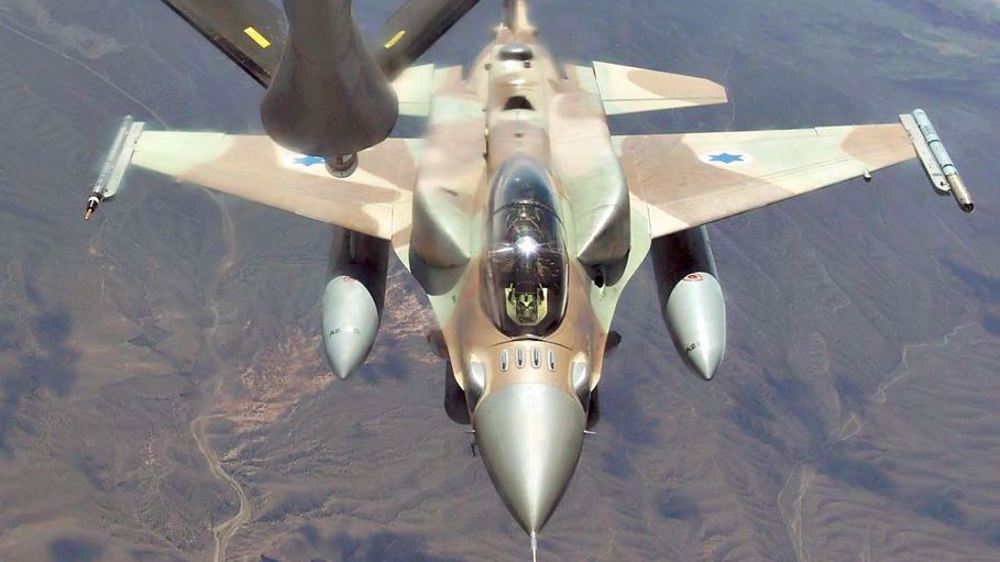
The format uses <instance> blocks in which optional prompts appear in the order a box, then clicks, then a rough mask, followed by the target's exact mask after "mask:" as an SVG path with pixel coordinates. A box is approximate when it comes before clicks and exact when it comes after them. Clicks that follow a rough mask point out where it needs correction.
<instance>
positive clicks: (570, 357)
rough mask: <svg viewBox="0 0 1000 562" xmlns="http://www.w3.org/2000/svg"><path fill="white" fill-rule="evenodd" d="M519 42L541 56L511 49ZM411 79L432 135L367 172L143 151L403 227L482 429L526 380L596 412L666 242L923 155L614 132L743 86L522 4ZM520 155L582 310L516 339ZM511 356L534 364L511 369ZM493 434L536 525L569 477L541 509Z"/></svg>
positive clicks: (210, 153)
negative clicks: (655, 61)
mask: <svg viewBox="0 0 1000 562" xmlns="http://www.w3.org/2000/svg"><path fill="white" fill-rule="evenodd" d="M508 48H513V49H515V50H517V49H524V48H527V49H530V51H531V52H532V53H533V56H531V57H530V59H527V60H525V59H519V58H516V57H515V58H509V57H508V58H506V59H504V57H502V56H501V54H502V53H505V49H508ZM506 53H507V54H506V55H504V56H505V57H506V56H507V55H509V54H510V51H507V52H506ZM394 88H395V93H396V96H397V98H398V99H399V101H400V111H401V113H404V114H410V115H426V116H427V118H428V121H427V134H426V137H425V138H424V139H423V140H416V139H388V140H386V141H384V142H382V143H381V144H378V145H376V146H374V147H373V148H370V149H368V150H365V151H362V152H361V153H359V167H358V169H357V171H356V172H355V173H354V174H353V175H351V176H350V177H347V178H344V179H338V178H335V177H332V176H331V175H330V174H328V173H327V171H326V169H325V168H324V166H323V165H322V163H321V162H317V161H315V160H313V159H312V158H314V157H308V156H303V155H299V154H295V153H293V152H291V151H289V150H287V149H285V148H282V147H281V146H279V145H278V144H276V143H274V141H272V140H271V139H269V138H268V137H266V136H230V135H224V134H217V133H190V132H145V133H143V135H142V136H141V137H140V139H139V141H138V143H137V145H136V150H135V154H134V157H133V163H134V164H135V165H137V166H140V167H144V168H147V169H150V170H154V171H157V172H160V173H164V174H168V175H171V176H174V177H176V178H177V179H178V181H182V182H188V183H194V184H198V185H201V186H204V187H207V188H210V189H214V190H217V191H221V192H225V193H230V194H233V195H237V196H240V197H243V198H245V199H249V200H252V201H257V202H259V203H263V204H265V205H269V206H272V207H276V208H279V209H284V210H287V211H290V212H293V213H296V214H299V215H302V216H305V217H308V218H311V219H314V220H318V221H322V222H327V223H330V224H335V225H339V226H342V227H345V228H348V229H351V230H353V231H357V232H360V233H364V234H366V235H370V236H374V237H377V238H380V239H383V240H391V243H392V247H393V249H394V250H395V253H396V254H397V256H398V257H399V259H400V260H401V262H402V263H403V264H404V265H405V266H406V267H407V268H408V269H409V270H410V271H411V272H412V274H413V275H414V277H415V278H416V279H417V280H418V281H419V283H420V285H421V286H422V287H423V289H424V290H425V291H426V293H427V295H428V297H429V299H430V303H431V305H432V307H433V309H434V312H435V314H436V316H437V318H438V320H439V322H440V325H441V328H442V331H443V335H444V340H445V342H446V344H447V349H448V354H449V356H450V361H451V365H452V366H453V369H454V374H455V379H456V381H457V383H458V384H459V385H460V386H461V387H462V389H464V390H465V391H466V394H467V396H468V403H469V408H470V411H471V414H472V417H473V420H474V424H475V425H476V429H477V431H479V430H480V429H481V424H480V423H478V422H477V421H476V419H477V415H476V414H477V408H479V407H480V406H481V405H483V404H486V403H487V402H489V401H490V398H491V396H494V395H497V394H499V393H501V392H503V391H504V390H505V389H509V388H514V387H518V388H522V387H521V386H520V385H540V387H547V388H551V389H552V390H553V391H555V392H556V393H558V394H559V395H562V396H565V397H567V398H568V399H571V400H572V401H573V403H574V404H576V406H575V407H576V408H579V409H580V412H582V413H583V416H582V418H581V419H585V412H586V409H587V408H588V406H589V396H590V392H591V391H592V390H593V389H594V388H596V387H597V385H598V383H599V381H600V378H601V375H602V367H603V357H604V350H605V345H606V342H607V338H608V334H609V330H610V326H611V321H612V317H613V315H614V311H615V307H616V306H617V303H618V300H619V297H620V296H621V293H622V291H623V289H624V288H625V286H626V285H627V283H628V282H629V280H630V279H631V278H632V276H633V274H634V273H635V272H636V270H637V269H638V268H639V266H640V264H641V263H642V262H643V260H644V259H645V257H646V255H647V253H648V252H649V249H650V245H651V242H652V240H653V239H654V238H657V237H661V236H665V235H668V234H671V233H676V232H681V231H685V230H688V229H691V228H694V227H698V226H700V225H704V224H706V223H709V222H713V221H717V220H721V219H724V218H727V217H731V216H734V215H737V214H740V213H743V212H746V211H749V210H752V209H756V208H759V207H763V206H765V205H770V204H773V203H776V202H778V201H782V200H784V199H788V198H791V197H794V196H797V195H802V194H804V193H807V192H810V191H813V190H816V189H819V188H822V187H825V186H828V185H832V184H835V183H839V182H841V181H844V180H847V179H850V178H855V177H860V176H867V175H868V174H870V173H871V172H873V171H875V170H878V169H881V168H884V167H887V166H891V165H894V164H897V163H900V162H903V161H905V160H909V159H912V158H914V157H916V153H915V150H914V147H913V144H912V142H911V140H910V137H909V136H908V135H907V133H906V131H905V130H904V128H903V127H902V126H901V125H899V124H886V125H864V126H852V127H827V128H818V129H805V130H790V131H753V132H725V133H700V134H680V135H642V136H614V137H613V136H612V135H611V133H610V131H609V129H608V125H607V120H606V117H607V115H612V114H620V113H629V112H637V111H649V110H661V109H671V108H679V107H691V106H696V105H706V104H716V103H724V102H725V101H726V95H725V90H724V89H723V88H722V87H721V86H719V85H718V84H715V83H713V82H710V81H708V80H704V79H701V78H693V77H687V76H679V75H675V74H668V73H663V72H657V71H653V70H645V69H637V68H631V67H625V66H619V65H613V64H607V63H599V62H597V63H594V64H593V66H591V67H582V66H567V67H565V68H560V67H559V66H557V64H556V62H555V61H554V60H553V58H552V57H551V56H550V55H549V53H548V52H547V51H546V50H545V48H544V47H543V46H541V45H540V44H539V43H538V40H537V34H536V30H535V28H534V27H533V26H532V25H531V24H530V23H529V22H528V20H527V17H526V13H525V10H524V3H523V1H520V0H519V1H508V2H507V3H506V16H505V21H504V23H503V24H501V25H500V26H498V27H497V28H496V31H495V41H494V43H493V44H492V45H490V46H488V47H487V48H486V49H484V50H483V51H482V53H481V54H480V55H479V57H478V59H477V60H476V62H475V64H474V65H473V67H472V68H471V70H470V71H469V72H463V69H462V68H460V67H447V68H434V67H432V66H429V65H428V66H418V67H413V68H410V69H409V70H407V71H406V72H405V73H403V75H401V76H400V77H399V78H397V79H396V81H395V82H394ZM512 98H517V99H516V100H512ZM513 101H516V102H517V103H515V104H514V105H513V106H511V105H509V104H511V103H512V102H513ZM512 107H513V108H512ZM505 108H506V109H505ZM520 156H528V157H531V158H532V159H534V160H535V161H537V162H540V163H542V164H543V165H544V166H545V167H546V168H547V169H548V171H549V172H550V173H551V176H552V178H553V180H554V185H555V189H556V196H557V203H558V207H559V208H558V210H557V211H558V213H559V216H560V218H561V220H562V224H563V225H564V227H565V229H566V232H565V235H566V241H567V250H568V254H569V256H571V258H575V259H570V260H569V264H568V285H567V295H568V300H567V306H566V311H565V316H564V318H563V320H562V322H561V324H560V325H559V327H558V328H556V329H555V330H554V331H553V332H552V333H550V334H548V335H547V336H545V337H544V338H542V337H533V336H527V337H520V338H512V337H508V336H506V335H504V334H503V333H502V332H501V331H500V330H498V328H497V326H496V325H495V324H494V322H493V320H492V319H491V317H490V316H489V314H488V313H487V311H486V307H485V306H484V303H485V298H486V296H485V295H484V294H483V293H484V282H483V276H484V273H483V269H484V264H485V260H486V257H487V256H486V253H487V247H486V244H487V236H488V233H487V230H488V228H487V226H488V220H489V217H488V216H487V214H488V206H489V200H490V196H491V193H490V188H491V178H492V177H493V176H494V174H495V172H496V171H497V170H498V169H499V168H500V167H501V166H502V165H503V164H504V163H505V162H507V161H508V160H509V159H510V158H512V157H520ZM518 350H522V351H520V352H519V351H518ZM519 353H523V354H524V358H525V359H524V361H523V363H521V362H520V361H517V358H518V357H519V355H518V354H519ZM535 353H537V354H538V355H537V357H539V358H540V359H539V360H538V361H537V362H536V361H533V359H534V358H535V355H534V354H535ZM504 358H505V359H504ZM501 361H506V362H507V363H508V364H509V363H514V362H517V363H518V365H517V366H516V367H509V368H508V369H506V370H503V369H501V367H500V365H501ZM577 418H580V416H577V415H576V414H574V416H573V419H574V420H576V421H573V422H572V423H573V424H577V423H578V419H577ZM484 423H485V422H484ZM584 429H585V428H584V426H582V425H581V426H579V427H578V431H579V434H581V435H582V433H583V431H584ZM574 431H576V430H574ZM486 438H488V437H481V436H478V435H477V439H486ZM581 440H582V437H581ZM574 443H576V441H574ZM486 445H487V444H486V443H482V442H481V446H482V447H484V456H485V457H486V461H487V466H488V468H490V472H491V475H492V476H493V477H494V481H495V482H496V483H497V484H498V485H497V488H498V491H500V493H501V496H503V497H504V499H505V501H506V502H507V504H508V507H509V508H510V509H511V511H512V513H514V516H515V517H516V518H517V519H518V521H519V523H521V525H522V526H523V527H524V528H525V530H526V531H527V532H529V533H530V534H531V535H532V536H533V537H534V535H535V533H536V532H537V531H538V530H540V529H541V527H542V526H543V525H544V524H545V521H546V520H547V518H548V516H549V515H550V514H551V511H552V510H553V509H554V507H555V504H556V503H557V502H558V499H559V496H561V494H562V492H563V490H564V489H565V487H566V484H567V483H568V478H569V477H568V476H565V477H564V476H559V477H558V478H557V479H561V480H562V481H558V482H552V483H551V485H552V486H553V487H554V488H553V490H554V491H551V493H549V494H548V495H549V497H548V499H546V500H545V501H546V502H547V503H546V505H544V506H543V507H541V508H538V509H536V510H535V511H537V513H533V514H530V515H526V514H525V511H526V510H525V509H524V508H523V506H520V505H519V504H518V502H520V501H522V500H523V498H521V499H518V497H516V496H517V493H516V492H510V490H505V489H504V486H501V483H500V482H498V480H497V479H498V478H500V479H503V478H504V476H503V474H501V473H502V472H503V468H502V467H498V466H496V463H497V462H500V461H498V460H497V458H496V456H495V455H496V454H497V453H495V452H494V451H487V450H485V449H486V448H487V447H486ZM573 448H575V450H571V451H569V452H568V453H560V454H563V457H562V458H563V459H564V460H563V461H560V462H563V464H564V465H565V466H563V467H562V469H561V471H562V472H560V474H564V473H565V472H566V469H568V471H569V474H571V473H572V470H573V468H574V467H575V465H576V462H577V459H578V457H579V454H580V445H579V444H575V445H573ZM538 454H540V455H544V454H548V453H546V452H545V451H538ZM566 459H568V460H566ZM557 472H558V471H557ZM549 504H551V505H549ZM528 511H530V510H528Z"/></svg>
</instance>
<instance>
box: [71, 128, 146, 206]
mask: <svg viewBox="0 0 1000 562" xmlns="http://www.w3.org/2000/svg"><path fill="white" fill-rule="evenodd" d="M144 126H145V123H142V122H136V121H135V120H134V119H132V116H131V115H128V116H126V117H125V119H123V120H122V124H121V127H119V128H118V133H117V134H116V135H115V141H114V143H113V144H112V145H111V150H109V151H108V156H107V158H105V159H104V165H103V166H101V173H100V175H98V176H97V181H95V182H94V188H93V189H92V190H91V192H90V197H89V198H87V208H86V210H85V211H84V213H83V218H84V219H86V220H90V217H91V216H93V214H94V212H95V211H97V206H98V205H100V204H101V202H102V201H104V200H105V199H111V198H112V197H114V196H115V194H116V193H118V188H119V187H120V186H121V184H122V179H123V178H124V177H125V170H127V169H128V165H129V162H131V161H132V153H133V152H134V151H135V143H136V142H138V141H139V135H141V134H142V129H143V127H144Z"/></svg>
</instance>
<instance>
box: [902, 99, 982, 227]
mask: <svg viewBox="0 0 1000 562" xmlns="http://www.w3.org/2000/svg"><path fill="white" fill-rule="evenodd" d="M899 120H900V122H901V123H902V124H903V128H904V129H906V131H907V132H908V133H909V135H910V140H911V141H913V147H914V149H915V150H916V152H917V156H918V157H919V158H920V162H921V163H922V164H923V165H924V171H925V172H927V177H928V179H930V181H931V185H932V186H934V190H935V191H936V192H937V193H938V194H939V195H949V194H951V196H952V197H954V198H955V202H956V203H958V207H959V208H960V209H962V210H963V211H965V212H966V213H971V212H972V211H973V210H975V208H976V204H975V202H974V201H973V200H972V194H970V193H969V189H968V188H967V187H966V186H965V181H964V180H962V176H961V175H960V174H959V173H958V168H956V167H955V163H954V162H953V161H952V159H951V155H950V154H948V149H947V148H945V146H944V143H943V142H942V141H941V137H940V136H939V135H938V133H937V129H935V128H934V124H933V123H931V120H930V118H929V117H928V116H927V112H926V111H924V110H923V109H915V110H913V112H912V113H907V114H903V115H900V116H899Z"/></svg>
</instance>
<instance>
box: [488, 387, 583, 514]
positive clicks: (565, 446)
mask: <svg viewBox="0 0 1000 562" xmlns="http://www.w3.org/2000/svg"><path fill="white" fill-rule="evenodd" d="M586 422H587V420H586V415H585V414H584V411H583V407H581V406H580V403H579V402H577V400H576V399H575V398H573V397H572V396H570V395H569V394H567V393H564V392H561V391H559V390H557V389H555V388H552V387H550V386H546V385H543V384H517V385H513V386H509V387H507V388H504V389H502V390H499V391H497V392H496V393H494V394H490V395H489V396H487V397H486V398H484V399H483V401H482V402H481V403H480V404H479V406H478V407H477V408H476V412H475V415H474V417H473V426H474V427H475V430H476V441H477V442H478V444H479V450H480V452H481V453H482V456H483V461H484V462H485V463H486V469H487V470H488V471H489V473H490V478H492V479H493V485H494V486H495V487H496V489H497V492H498V493H499V494H500V497H501V498H503V500H504V503H505V504H507V509H508V510H510V512H511V514H512V515H513V516H514V518H515V519H516V520H517V522H518V524H520V525H521V527H522V528H523V529H524V530H525V531H526V532H528V533H529V534H530V533H536V532H538V531H540V530H541V528H542V527H543V526H544V525H545V523H546V521H548V519H549V516H551V515H552V512H553V511H554V510H555V508H556V505H557V504H558V503H559V499H560V498H561V497H562V495H563V492H565V491H566V486H567V485H568V484H569V481H570V478H571V477H572V476H573V470H574V469H575V468H576V463H577V461H578V460H579V458H580V451H581V450H582V448H583V432H584V429H585V426H586Z"/></svg>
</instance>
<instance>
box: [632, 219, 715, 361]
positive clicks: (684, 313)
mask: <svg viewBox="0 0 1000 562" xmlns="http://www.w3.org/2000/svg"><path fill="white" fill-rule="evenodd" d="M650 253H651V254H652V255H653V267H654V270H655V271H656V282H657V286H658V293H659V296H660V307H661V312H662V314H663V320H664V321H665V322H666V324H667V328H668V329H669V331H670V337H671V339H672V340H673V342H674V347H676V348H677V353H679V354H680V356H681V359H683V360H684V363H685V364H687V366H688V367H689V368H691V369H692V370H694V372H695V373H697V374H698V376H700V377H701V378H703V379H705V380H711V379H712V377H713V376H715V371H716V369H718V367H719V364H720V363H722V357H723V355H724V354H725V351H726V303H725V299H724V298H723V295H722V286H721V285H720V284H719V279H718V273H717V272H716V269H715V258H714V257H713V256H712V248H711V246H710V245H709V240H708V232H706V230H705V227H704V226H701V227H698V228H693V229H691V230H685V231H683V232H678V233H676V234H672V235H670V236H665V237H663V238H660V239H658V240H655V241H654V242H653V246H652V248H651V249H650Z"/></svg>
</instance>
